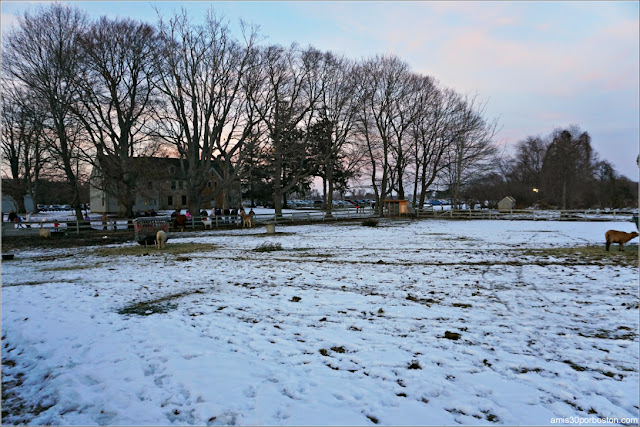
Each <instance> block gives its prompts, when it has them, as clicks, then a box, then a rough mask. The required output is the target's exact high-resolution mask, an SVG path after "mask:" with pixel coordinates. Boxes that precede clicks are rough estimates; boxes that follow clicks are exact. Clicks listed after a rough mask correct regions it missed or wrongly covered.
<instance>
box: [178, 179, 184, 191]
mask: <svg viewBox="0 0 640 427" xmlns="http://www.w3.org/2000/svg"><path fill="white" fill-rule="evenodd" d="M183 188H184V181H178V190H182V189H183Z"/></svg>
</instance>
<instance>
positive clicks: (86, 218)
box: [84, 212, 91, 221]
mask: <svg viewBox="0 0 640 427" xmlns="http://www.w3.org/2000/svg"><path fill="white" fill-rule="evenodd" d="M84 220H85V221H90V220H91V218H89V212H86V213H85V214H84Z"/></svg>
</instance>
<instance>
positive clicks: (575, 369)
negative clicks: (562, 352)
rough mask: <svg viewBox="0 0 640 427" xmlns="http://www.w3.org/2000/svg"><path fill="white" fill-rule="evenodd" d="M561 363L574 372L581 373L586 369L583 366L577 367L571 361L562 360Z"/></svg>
mask: <svg viewBox="0 0 640 427" xmlns="http://www.w3.org/2000/svg"><path fill="white" fill-rule="evenodd" d="M562 363H566V364H567V365H569V366H571V369H573V370H574V371H578V372H582V371H586V370H587V368H585V367H584V366H580V365H577V364H575V363H573V362H572V361H571V360H563V361H562Z"/></svg>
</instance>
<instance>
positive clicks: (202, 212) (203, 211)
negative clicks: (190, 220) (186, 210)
mask: <svg viewBox="0 0 640 427" xmlns="http://www.w3.org/2000/svg"><path fill="white" fill-rule="evenodd" d="M200 216H201V217H202V219H207V217H208V216H209V214H208V213H207V211H206V210H205V209H202V210H201V211H200Z"/></svg>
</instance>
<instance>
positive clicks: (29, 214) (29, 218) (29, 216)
mask: <svg viewBox="0 0 640 427" xmlns="http://www.w3.org/2000/svg"><path fill="white" fill-rule="evenodd" d="M30 222H31V212H27V228H31V224H29V223H30Z"/></svg>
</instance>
